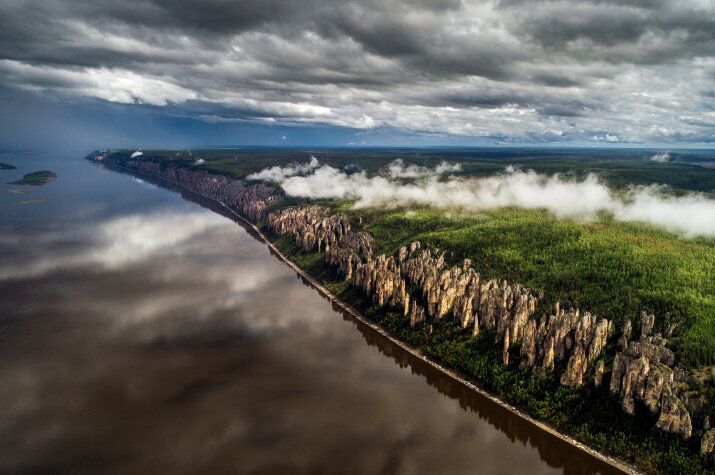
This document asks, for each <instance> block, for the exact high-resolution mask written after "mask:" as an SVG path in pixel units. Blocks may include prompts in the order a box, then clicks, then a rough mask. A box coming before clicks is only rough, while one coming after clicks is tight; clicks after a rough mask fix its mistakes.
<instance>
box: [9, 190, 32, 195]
mask: <svg viewBox="0 0 715 475" xmlns="http://www.w3.org/2000/svg"><path fill="white" fill-rule="evenodd" d="M38 191H40V190H0V193H12V194H13V195H22V194H25V193H35V192H38Z"/></svg>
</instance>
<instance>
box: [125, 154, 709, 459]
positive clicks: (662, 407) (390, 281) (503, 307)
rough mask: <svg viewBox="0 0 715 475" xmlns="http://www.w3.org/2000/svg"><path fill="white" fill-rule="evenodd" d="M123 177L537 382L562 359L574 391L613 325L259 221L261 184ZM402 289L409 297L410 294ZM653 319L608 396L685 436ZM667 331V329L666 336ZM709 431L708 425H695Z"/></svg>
mask: <svg viewBox="0 0 715 475" xmlns="http://www.w3.org/2000/svg"><path fill="white" fill-rule="evenodd" d="M123 165H124V166H126V167H127V168H130V169H134V170H137V171H139V172H142V173H147V174H150V175H154V176H158V177H160V178H164V179H166V180H169V181H171V182H174V183H177V184H179V185H182V186H184V187H186V188H188V189H190V190H192V191H195V192H197V193H200V194H202V195H204V196H208V197H210V198H213V199H216V200H218V201H221V202H223V203H225V204H227V205H230V206H234V207H236V208H238V209H239V210H240V211H241V212H242V213H243V214H244V215H246V216H247V217H248V218H249V219H251V220H252V221H254V222H264V223H265V224H266V226H267V227H268V228H269V229H271V231H273V232H274V233H276V234H279V235H290V236H292V237H293V238H294V239H295V242H296V243H297V244H298V245H299V247H300V248H301V249H303V250H305V251H315V250H317V251H318V252H324V253H325V256H326V257H325V258H326V261H327V262H328V263H329V264H330V265H332V266H335V268H336V269H337V271H338V272H339V274H340V275H342V276H343V277H344V278H345V279H346V280H350V279H353V283H354V285H356V286H358V287H359V288H361V289H362V291H363V292H364V293H365V294H366V295H368V296H369V297H370V298H372V300H373V301H374V302H375V303H376V304H377V305H383V304H388V305H390V306H391V307H393V308H396V309H398V310H399V312H400V313H401V314H403V315H409V316H410V324H411V325H412V326H415V325H418V324H421V323H423V322H426V321H427V320H428V318H429V319H431V320H432V321H439V320H441V319H442V318H445V317H447V316H451V317H452V318H455V319H456V320H457V321H459V322H460V324H461V326H462V327H463V328H468V327H470V326H472V328H473V330H472V332H473V335H477V334H478V333H479V330H480V328H496V337H495V344H499V345H500V346H501V347H502V349H503V362H504V364H509V363H510V361H509V355H510V353H509V349H510V346H511V345H513V344H515V343H518V342H521V347H520V351H519V357H520V359H519V368H521V369H522V370H525V369H528V368H532V369H533V370H534V371H537V372H539V373H541V374H544V373H546V372H547V371H552V370H553V369H554V362H555V360H567V363H566V370H565V371H564V372H563V374H562V375H561V377H560V382H561V384H564V385H569V386H579V385H581V384H583V377H584V374H585V373H586V369H587V367H588V364H589V363H591V362H593V361H595V360H597V359H598V358H599V356H600V355H601V353H602V351H603V349H604V348H605V346H606V344H607V341H608V339H609V337H610V336H611V335H612V334H613V323H612V322H610V321H608V320H606V319H603V318H598V317H596V316H593V315H591V314H590V313H588V312H584V314H583V315H581V314H580V311H579V310H578V309H576V310H574V309H568V310H564V309H561V308H560V307H559V305H558V303H557V304H556V305H555V307H554V309H553V312H551V314H550V315H543V316H542V317H541V318H539V319H538V322H537V319H536V318H532V317H534V311H535V308H536V305H537V303H538V300H539V298H540V297H541V296H534V295H532V294H531V292H530V291H529V290H528V289H526V288H525V287H524V286H522V285H520V284H511V285H510V284H508V283H507V282H506V281H503V282H501V283H499V282H498V281H497V280H496V279H491V280H485V279H482V278H481V277H480V275H479V273H478V272H476V271H475V270H474V269H473V268H472V265H471V262H470V261H469V260H468V259H465V261H464V262H463V263H462V265H461V266H453V267H448V266H447V264H446V261H445V255H444V253H440V252H439V251H438V250H437V249H432V250H430V249H422V245H421V243H419V242H414V243H412V244H411V245H410V246H409V248H408V247H403V248H401V249H400V250H399V252H398V254H397V256H396V257H393V256H385V255H384V254H381V255H379V256H377V257H373V241H372V237H371V236H370V235H369V234H367V233H364V232H360V231H353V230H352V229H351V226H350V223H349V221H348V220H347V218H345V217H344V216H342V215H339V214H335V215H331V214H330V210H329V209H328V208H325V207H322V206H316V205H313V206H305V207H301V208H288V209H283V210H279V211H276V212H273V213H268V214H266V212H265V208H266V207H267V206H268V205H270V204H271V203H273V202H274V201H275V200H276V199H278V198H279V197H280V192H279V190H278V189H276V188H274V187H271V186H267V185H264V184H253V185H247V184H245V183H244V182H242V181H239V180H232V179H230V178H227V177H224V176H220V175H215V174H212V173H209V172H206V171H204V170H189V169H185V168H180V167H172V166H163V165H162V164H160V163H157V162H154V161H150V160H141V159H140V160H127V161H125V162H124V163H123ZM408 287H412V288H414V289H416V295H414V296H410V294H409V293H408V290H407V289H408ZM654 324H655V317H654V316H653V315H647V314H645V313H642V315H641V335H640V338H639V339H638V340H637V341H631V336H632V335H631V334H632V324H631V322H630V320H627V319H626V321H625V324H624V326H623V328H622V332H621V336H620V338H619V340H618V349H619V350H620V351H619V352H618V353H617V354H616V357H615V359H614V361H613V365H612V370H611V371H610V374H611V376H610V385H609V390H610V392H611V393H612V394H614V396H617V397H619V398H620V399H621V404H622V406H623V409H624V411H626V412H628V413H630V414H633V413H634V411H635V401H636V400H638V401H641V402H642V403H643V404H644V405H645V407H647V408H648V410H649V411H651V412H652V413H653V414H659V417H658V421H657V423H656V427H658V428H659V429H661V430H664V431H669V432H674V433H677V434H680V435H681V436H683V437H685V438H687V437H690V436H691V434H692V430H693V420H692V417H691V414H693V415H694V416H696V417H697V416H699V411H701V410H702V406H703V404H702V403H703V401H702V400H701V399H699V398H696V397H689V395H688V394H687V392H686V391H684V388H685V387H687V383H688V382H689V381H690V380H691V377H690V375H689V374H688V373H687V372H686V371H685V370H684V369H683V368H681V367H680V366H678V365H677V363H676V361H675V356H674V354H673V353H672V351H671V350H669V349H668V348H667V340H666V339H665V338H663V337H662V336H661V335H660V334H656V335H650V333H651V332H652V329H653V327H654ZM672 328H674V324H671V325H670V326H669V332H670V331H672ZM607 375H608V368H606V366H605V365H604V361H603V360H599V361H597V363H596V366H595V377H594V384H595V385H596V386H599V385H600V384H601V383H602V381H603V379H604V376H607ZM704 427H705V428H706V429H708V428H709V427H708V426H704ZM713 447H715V431H714V430H710V431H708V432H706V433H705V435H704V436H703V439H702V451H703V453H709V452H710V451H712V450H713Z"/></svg>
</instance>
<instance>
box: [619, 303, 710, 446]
mask: <svg viewBox="0 0 715 475" xmlns="http://www.w3.org/2000/svg"><path fill="white" fill-rule="evenodd" d="M629 323H630V322H628V321H626V323H625V324H624V326H623V334H622V336H621V338H620V339H619V348H622V349H623V350H622V351H621V352H619V353H617V354H616V358H615V359H614V361H613V371H612V374H611V385H610V391H611V393H612V394H614V395H617V396H618V397H620V398H621V405H622V406H623V408H624V410H625V411H626V412H628V413H630V414H633V413H634V408H635V405H634V401H635V400H641V401H643V403H644V404H645V406H646V407H647V408H648V410H649V411H650V412H652V413H653V414H658V413H659V417H658V422H657V423H656V427H658V428H659V429H661V430H664V431H668V432H675V433H677V434H680V435H682V436H683V437H685V438H688V437H690V435H691V433H692V422H691V415H690V412H689V411H688V408H687V407H686V405H685V403H684V401H683V400H681V397H680V395H679V391H680V390H679V382H680V381H688V380H689V379H690V377H689V374H688V373H687V371H685V370H683V369H682V368H680V367H677V366H675V367H674V365H675V355H674V354H673V352H672V351H670V350H669V349H668V348H666V346H665V345H666V344H667V341H666V340H665V339H664V338H662V337H661V336H660V335H652V336H651V335H650V332H651V331H652V328H653V325H654V317H653V315H647V314H646V313H645V312H644V313H642V314H641V327H642V331H641V336H640V340H639V341H628V337H629V336H630V333H631V325H630V324H629ZM682 397H683V398H685V400H686V401H687V402H689V403H690V400H689V399H687V396H685V395H683V396H682ZM690 404H692V405H693V407H694V408H696V409H697V407H698V403H690Z"/></svg>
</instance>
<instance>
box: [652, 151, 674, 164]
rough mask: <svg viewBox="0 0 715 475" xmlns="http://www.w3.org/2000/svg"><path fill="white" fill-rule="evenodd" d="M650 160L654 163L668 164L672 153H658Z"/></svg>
mask: <svg viewBox="0 0 715 475" xmlns="http://www.w3.org/2000/svg"><path fill="white" fill-rule="evenodd" d="M650 159H651V160H653V161H654V162H667V161H669V160H670V152H658V153H656V154H655V155H653V156H652V157H650Z"/></svg>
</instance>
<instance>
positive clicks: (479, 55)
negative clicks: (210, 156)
mask: <svg viewBox="0 0 715 475" xmlns="http://www.w3.org/2000/svg"><path fill="white" fill-rule="evenodd" d="M0 77H2V85H3V86H5V87H6V88H15V89H24V90H29V91H35V92H38V93H43V94H47V95H48V96H49V97H62V98H64V99H66V98H68V97H69V98H72V97H83V98H91V99H100V100H103V101H107V102H110V103H116V104H126V105H131V106H134V107H136V106H143V107H148V108H154V109H157V108H158V109H159V110H164V111H165V112H166V113H167V114H171V115H173V116H179V117H191V118H194V119H199V120H205V121H208V122H219V121H239V122H246V121H247V122H252V123H268V124H280V125H283V126H296V125H298V126H300V125H310V126H318V125H319V126H337V127H345V128H352V129H357V130H371V129H376V128H381V127H382V128H392V129H395V130H406V131H411V132H414V133H418V134H442V135H443V136H445V137H449V136H455V137H482V138H485V139H491V140H493V141H494V142H495V143H498V142H502V143H519V142H525V143H535V142H536V143H543V142H549V143H573V142H578V143H583V142H591V143H608V144H612V143H627V142H635V143H645V144H651V143H712V142H713V137H714V136H715V126H714V125H713V124H715V103H714V102H713V95H712V90H713V82H714V81H715V79H714V77H715V6H714V5H713V4H712V2H703V1H698V0H685V1H681V2H667V1H660V0H653V1H646V2H636V1H630V2H615V1H605V0H591V1H588V0H586V1H577V0H571V1H566V0H560V1H543V2H538V3H534V2H524V1H519V0H501V1H496V0H494V1H485V2H473V1H468V0H464V1H460V0H433V1H432V0H421V1H417V2H415V1H411V2H407V1H404V0H381V1H378V0H352V1H345V2H343V1H328V0H301V1H297V0H284V1H274V0H242V1H233V0H209V1H201V2H199V1H167V0H141V1H140V0H126V1H123V2H112V3H111V4H106V3H104V4H103V3H95V2H87V1H85V0H47V1H45V2H39V3H38V2H30V1H28V0H11V1H8V2H3V3H2V5H0Z"/></svg>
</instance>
